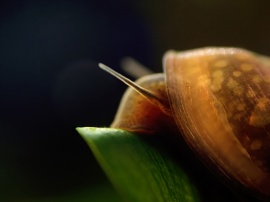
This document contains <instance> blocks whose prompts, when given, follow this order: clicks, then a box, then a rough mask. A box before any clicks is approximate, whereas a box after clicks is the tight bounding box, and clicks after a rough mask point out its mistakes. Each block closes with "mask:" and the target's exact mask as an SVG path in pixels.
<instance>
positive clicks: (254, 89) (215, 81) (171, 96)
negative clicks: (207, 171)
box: [99, 47, 270, 200]
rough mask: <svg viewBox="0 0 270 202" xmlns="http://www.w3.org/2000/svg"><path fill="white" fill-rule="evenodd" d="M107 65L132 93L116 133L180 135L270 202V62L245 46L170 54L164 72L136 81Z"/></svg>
mask: <svg viewBox="0 0 270 202" xmlns="http://www.w3.org/2000/svg"><path fill="white" fill-rule="evenodd" d="M99 66H100V67H101V68H102V69H104V70H105V71H107V72H109V73H110V74H112V75H114V76H115V77H117V78H118V79H120V80H122V81H123V82H124V83H126V84H127V85H128V86H130V87H131V88H128V90H127V91H126V93H125V94H124V96H123V98H122V101H121V104H120V106H119V109H118V111H117V114H116V116H115V119H114V121H113V123H112V124H111V127H114V128H121V129H124V130H127V131H132V132H136V133H142V134H153V133H156V132H158V131H161V130H165V131H166V130H167V131H174V132H178V133H179V134H181V135H182V136H183V137H184V139H185V141H186V142H187V144H188V145H189V146H190V147H191V149H192V150H193V151H194V152H195V153H196V154H197V155H198V156H199V157H201V159H202V160H203V161H205V162H206V164H209V165H214V166H215V168H216V170H217V171H218V172H219V173H221V174H223V175H224V176H226V178H228V179H230V180H232V181H234V182H236V183H237V184H240V185H241V186H242V187H244V188H246V189H247V190H250V191H251V192H252V193H255V195H257V196H259V197H261V198H264V199H265V198H266V199H267V200H270V58H267V57H265V56H261V55H258V54H255V53H253V52H250V51H247V50H244V49H240V48H223V47H207V48H200V49H194V50H189V51H183V52H176V51H168V52H167V53H166V54H165V55H164V57H163V67H164V73H158V74H152V75H148V76H144V77H142V78H140V79H138V80H137V81H136V82H132V81H130V80H129V79H127V78H125V77H124V76H122V75H121V74H119V73H117V72H115V71H114V70H112V69H110V68H109V67H107V66H106V65H104V64H99ZM138 93H139V94H140V95H139V94H138Z"/></svg>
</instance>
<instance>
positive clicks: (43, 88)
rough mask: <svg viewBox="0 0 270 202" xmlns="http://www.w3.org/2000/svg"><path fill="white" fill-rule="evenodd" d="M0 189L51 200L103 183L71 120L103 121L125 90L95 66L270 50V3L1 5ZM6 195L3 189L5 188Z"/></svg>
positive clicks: (140, 0)
mask: <svg viewBox="0 0 270 202" xmlns="http://www.w3.org/2000/svg"><path fill="white" fill-rule="evenodd" d="M0 6H1V7H0V128H1V129H0V131H1V132H0V195H1V196H4V197H9V196H13V197H15V198H27V197H29V196H35V197H54V196H58V195H62V194H66V193H70V192H74V191H76V190H80V189H83V188H85V187H95V186H97V185H98V184H102V183H104V182H105V181H106V178H105V176H104V174H103V172H102V171H101V170H100V167H99V165H98V164H97V162H96V161H95V159H94V157H93V156H92V154H91V152H90V150H89V149H88V147H87V145H86V144H85V143H84V141H83V140H82V138H81V137H80V136H79V135H78V133H77V132H76V131H75V127H77V126H108V125H109V124H110V122H111V121H112V119H113V116H114V113H115V111H116V109H117V105H118V102H119V100H120V98H121V95H122V93H123V91H124V89H125V86H124V85H123V84H122V83H121V82H119V81H117V80H116V79H115V78H113V77H111V76H109V75H108V74H106V73H105V72H103V71H102V70H100V69H99V68H98V67H97V63H98V62H103V63H105V64H108V65H110V66H111V67H113V68H114V69H116V70H117V71H120V72H121V73H123V74H125V73H124V72H123V71H122V70H121V69H120V68H119V66H120V65H119V64H120V61H121V59H122V58H123V57H125V56H132V57H133V58H135V59H136V60H138V61H139V62H141V63H142V64H144V65H145V66H148V67H149V68H151V69H152V70H153V71H157V72H160V71H162V66H161V59H162V55H163V54H164V52H165V51H166V50H168V49H177V50H185V49H191V48H198V47H203V46H237V47H243V48H247V49H250V50H253V51H255V52H259V53H262V54H266V55H270V37H269V36H270V23H269V21H270V12H269V7H270V2H269V1H267V0H265V1H258V0H238V1H228V0H204V1H203V0H167V1H159V0H157V1H154V0H130V1H126V0H107V1H104V0H88V1H86V0H85V1H83V0H77V1H75V0H74V1H71V0H66V1H45V0H40V1H34V0H32V1H30V0H29V1H13V0H11V1H2V2H1V3H0ZM1 192H2V193H1Z"/></svg>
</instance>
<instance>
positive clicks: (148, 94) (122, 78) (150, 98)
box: [98, 63, 171, 114]
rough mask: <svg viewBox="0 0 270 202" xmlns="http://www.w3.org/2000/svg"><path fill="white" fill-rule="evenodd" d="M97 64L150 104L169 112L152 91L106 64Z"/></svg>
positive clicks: (164, 102) (162, 101) (167, 107)
mask: <svg viewBox="0 0 270 202" xmlns="http://www.w3.org/2000/svg"><path fill="white" fill-rule="evenodd" d="M98 66H99V67H100V68H101V69H103V70H104V71H106V72H108V73H109V74H111V75H113V76H114V77H116V78H118V79H119V80H120V81H122V82H124V83H125V84H126V85H128V86H129V87H131V88H133V89H134V90H136V91H137V92H138V93H140V94H141V95H142V96H143V97H145V98H146V99H147V100H148V101H149V102H151V103H152V104H154V105H156V106H158V107H160V108H161V109H162V110H163V111H164V112H165V113H166V114H171V110H170V107H169V106H167V102H166V101H165V100H164V99H163V98H161V97H158V96H157V95H155V94H154V93H153V92H151V91H149V90H147V89H145V88H143V87H141V86H139V85H138V84H136V83H135V82H133V81H131V80H130V79H128V78H126V77H125V76H123V75H122V74H119V73H118V72H116V71H114V70H113V69H111V68H110V67H108V66H107V65H104V64H102V63H99V64H98Z"/></svg>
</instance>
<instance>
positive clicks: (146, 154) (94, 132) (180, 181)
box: [77, 127, 199, 202]
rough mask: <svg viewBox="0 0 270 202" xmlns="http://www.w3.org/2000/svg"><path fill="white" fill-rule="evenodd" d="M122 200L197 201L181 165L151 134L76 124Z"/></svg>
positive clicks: (194, 191)
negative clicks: (163, 149) (81, 126)
mask: <svg viewBox="0 0 270 202" xmlns="http://www.w3.org/2000/svg"><path fill="white" fill-rule="evenodd" d="M77 131H78V132H79V133H80V134H81V136H82V137H83V138H84V139H85V141H86V142H87V143H88V145H89V146H90V148H91V150H92V151H93V153H94V155H95V156H96V158H97V160H98V161H99V163H100V165H101V167H102V168H103V170H104V171H105V173H106V174H107V176H108V178H109V179H110V181H111V182H112V184H113V185H114V186H115V188H116V189H117V190H118V192H119V193H120V195H121V196H122V197H123V199H124V200H125V201H144V202H147V201H157V202H159V201H160V202H162V201H166V202H170V201H199V197H198V194H197V191H196V189H195V187H194V186H193V185H192V183H191V181H190V179H189V178H188V176H187V175H186V174H185V173H184V172H183V170H181V168H180V167H179V166H178V165H177V164H176V163H174V161H172V160H171V158H169V157H168V155H166V152H162V149H159V148H157V147H156V146H155V144H154V142H155V140H154V139H155V138H154V136H150V138H148V139H147V138H146V139H145V138H142V137H141V136H138V135H135V134H133V133H129V132H126V131H123V130H117V129H109V128H90V127H85V128H77Z"/></svg>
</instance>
